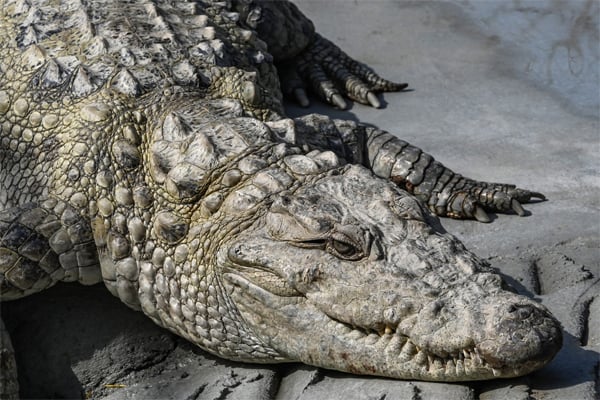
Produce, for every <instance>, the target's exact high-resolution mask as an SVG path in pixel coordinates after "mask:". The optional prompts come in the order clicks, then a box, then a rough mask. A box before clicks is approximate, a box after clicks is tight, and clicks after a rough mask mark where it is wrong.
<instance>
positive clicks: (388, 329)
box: [385, 325, 394, 335]
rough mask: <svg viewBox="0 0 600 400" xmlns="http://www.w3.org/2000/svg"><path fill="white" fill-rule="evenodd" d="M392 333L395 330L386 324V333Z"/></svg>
mask: <svg viewBox="0 0 600 400" xmlns="http://www.w3.org/2000/svg"><path fill="white" fill-rule="evenodd" d="M392 333H394V330H393V329H392V328H391V327H390V326H388V325H386V326H385V334H386V335H391V334H392Z"/></svg>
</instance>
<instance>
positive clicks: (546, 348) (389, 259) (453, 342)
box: [218, 166, 562, 381]
mask: <svg viewBox="0 0 600 400" xmlns="http://www.w3.org/2000/svg"><path fill="white" fill-rule="evenodd" d="M432 222H433V224H432ZM435 225H436V224H435V220H434V219H432V217H431V216H430V215H429V214H428V213H427V212H426V211H424V210H423V208H422V207H421V206H420V204H419V203H418V202H417V201H416V200H415V199H414V198H413V197H411V196H410V195H408V194H407V193H405V192H403V191H402V190H400V189H397V188H395V187H393V186H392V185H390V184H389V183H387V182H384V181H382V180H379V179H377V178H374V177H373V175H372V174H371V173H370V172H368V171H367V170H365V169H363V168H361V167H356V166H348V167H346V168H344V169H342V170H340V171H339V173H338V174H335V173H334V174H332V173H329V174H326V175H322V176H320V177H315V178H314V179H312V180H309V181H307V182H305V184H303V185H302V186H300V187H299V188H298V189H296V190H293V191H289V192H287V193H285V194H280V195H277V196H276V199H275V200H274V201H273V202H272V203H271V205H270V206H269V209H268V211H267V212H265V213H263V214H262V216H261V217H260V218H258V219H257V220H256V221H255V222H254V223H253V224H252V225H251V226H250V227H249V228H247V229H244V230H243V231H242V232H241V233H240V234H238V235H237V236H236V237H235V238H234V239H233V240H231V241H230V242H229V243H228V244H227V245H226V246H224V247H223V248H222V249H221V250H220V252H219V256H218V259H219V265H218V269H219V273H220V275H221V280H222V282H223V286H224V290H225V291H226V292H227V293H228V297H229V298H230V299H231V300H232V301H233V302H234V303H235V307H236V308H237V310H238V312H239V315H240V318H241V319H242V320H243V324H244V325H246V326H247V327H248V328H249V330H250V331H251V333H252V334H253V335H254V336H256V337H257V338H259V339H260V341H261V342H263V343H264V344H265V345H266V346H267V347H270V348H271V349H273V351H274V352H276V353H277V354H279V355H280V357H281V359H282V360H289V361H301V362H304V363H307V364H311V365H315V366H320V367H324V368H331V369H337V370H341V371H347V372H351V373H359V374H372V375H381V376H388V377H394V378H404V379H422V380H438V381H458V380H480V379H491V378H495V377H513V376H518V375H523V374H526V373H529V372H531V371H532V370H535V369H537V368H540V367H541V366H543V365H544V364H546V363H547V362H548V361H549V360H551V359H552V358H553V357H554V355H555V354H556V353H557V351H558V350H559V349H560V347H561V342H562V338H561V329H560V325H559V323H558V322H557V320H556V319H555V318H554V317H553V316H552V315H551V314H550V313H549V312H548V310H546V309H545V308H544V307H543V306H541V305H540V304H538V303H536V302H534V301H532V300H530V299H528V298H526V297H523V296H520V295H516V294H514V293H512V292H510V291H508V290H505V286H504V284H503V282H502V279H501V278H500V276H499V275H496V274H494V273H492V271H491V270H490V268H489V267H488V266H487V265H486V264H485V263H484V262H483V261H481V260H479V259H478V258H477V257H476V256H474V255H473V254H472V253H470V252H468V251H467V250H466V249H465V248H464V247H463V245H462V244H461V243H460V242H459V241H458V240H457V239H455V238H454V237H452V236H450V235H448V234H445V233H442V232H440V231H439V230H438V229H436V228H434V226H435Z"/></svg>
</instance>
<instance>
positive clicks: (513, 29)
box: [2, 0, 600, 400]
mask: <svg viewBox="0 0 600 400" xmlns="http://www.w3.org/2000/svg"><path fill="white" fill-rule="evenodd" d="M298 3H299V5H300V7H301V8H302V10H304V11H305V12H306V13H307V14H308V15H309V16H310V17H311V18H313V20H314V21H315V23H316V25H317V27H318V29H319V30H320V32H321V33H322V34H323V35H324V36H326V37H328V38H330V39H332V40H333V41H334V42H336V43H337V44H338V45H340V47H342V48H343V49H345V50H346V51H347V52H348V53H349V54H350V55H352V56H353V57H355V58H357V59H360V60H362V61H364V62H366V63H368V64H369V65H371V66H372V67H373V68H375V69H376V70H377V71H378V72H380V73H382V75H383V76H386V77H389V78H391V79H394V80H397V81H408V82H409V83H410V84H411V87H412V88H414V91H412V92H410V93H399V94H388V95H386V96H385V98H384V100H385V102H384V104H386V106H385V108H384V109H380V110H375V109H370V108H367V107H363V106H360V105H353V106H352V107H351V108H350V109H349V110H346V111H339V110H331V109H328V108H327V107H324V106H323V105H320V104H315V105H314V106H313V107H312V108H311V110H310V111H313V112H321V113H326V114H329V115H333V116H336V117H341V118H350V119H358V120H361V121H363V122H367V123H372V124H374V125H377V126H379V127H381V128H383V129H386V130H388V131H390V132H393V133H395V134H397V135H398V136H400V137H401V138H402V139H405V140H407V141H410V142H412V143H413V144H415V145H418V146H420V147H422V148H423V149H425V150H427V151H428V152H430V153H431V154H434V155H435V156H436V158H438V159H439V160H440V161H442V162H444V163H445V164H446V165H448V166H450V167H452V168H453V169H455V170H456V171H460V172H462V173H464V174H467V175H470V176H472V177H473V178H480V179H486V180H496V181H510V182H514V183H518V184H519V185H520V186H523V187H526V188H531V189H534V190H538V191H541V192H543V193H545V194H546V195H547V196H548V198H549V201H547V202H543V203H537V204H532V205H528V206H527V207H526V209H527V210H528V211H529V212H530V215H528V216H527V217H525V218H518V217H515V216H504V215H499V216H496V218H495V220H494V221H493V223H492V224H480V223H477V222H470V221H466V222H465V221H451V220H443V222H442V223H443V225H444V227H445V228H446V229H447V230H448V231H450V232H452V233H454V234H455V235H457V236H458V237H460V239H461V240H463V241H464V242H465V244H466V245H467V247H469V248H470V249H472V250H474V251H475V252H476V253H478V254H479V255H480V256H482V257H484V258H487V259H488V260H489V261H490V263H491V264H492V265H493V266H494V267H496V268H498V269H499V271H501V273H502V274H503V275H504V276H505V278H506V279H507V280H508V281H509V282H510V283H511V284H512V285H513V286H514V287H515V288H516V289H517V290H518V291H519V292H521V293H524V294H526V295H528V296H531V297H534V298H536V299H538V300H540V301H541V302H542V303H544V304H545V305H547V306H548V307H549V308H550V309H551V311H552V312H553V313H554V314H555V315H556V316H557V317H558V318H559V320H560V321H561V322H562V324H563V326H564V330H565V345H564V348H563V349H562V350H561V352H560V353H559V354H558V356H557V358H556V359H555V360H554V361H553V362H552V363H550V364H549V365H548V366H547V367H545V368H544V369H542V370H540V371H538V372H536V373H534V374H531V375H529V376H526V377H522V378H518V379H510V380H497V381H491V382H480V383H474V384H441V383H426V382H410V381H394V380H389V379H380V378H373V377H359V376H352V375H347V374H342V373H337V372H332V371H325V370H319V369H316V368H311V367H308V366H304V365H298V364H292V365H279V366H263V365H260V366H256V365H244V364H236V363H231V362H228V361H224V360H221V359H218V358H215V357H212V356H210V355H207V354H206V353H204V352H202V351H201V350H199V349H197V348H194V347H193V346H191V345H190V344H188V343H187V342H185V341H184V340H182V339H180V338H177V337H175V336H173V335H171V334H170V333H168V332H166V331H164V330H162V329H160V328H158V327H156V326H155V325H154V324H153V323H152V322H150V321H149V320H148V319H146V318H145V317H144V316H143V315H142V314H139V313H136V312H134V311H131V310H129V309H128V308H127V307H125V306H124V305H122V304H121V303H120V302H119V300H118V299H116V298H113V297H112V296H111V295H110V294H109V293H108V291H106V290H105V289H104V288H103V287H102V286H95V287H91V288H86V287H79V286H77V285H66V284H62V285H59V286H57V287H55V288H52V289H51V290H48V291H46V292H44V293H41V294H39V295H35V296H32V297H30V298H25V299H22V300H20V301H16V302H12V303H5V304H3V305H2V312H3V317H4V319H5V322H6V325H7V327H8V328H9V330H10V331H11V333H12V337H13V340H14V342H15V343H14V344H15V348H16V349H17V355H18V360H17V361H18V363H19V372H20V374H21V375H20V379H21V394H22V396H23V397H25V398H50V397H55V398H56V397H61V398H86V397H87V398H110V399H123V398H131V399H133V398H171V399H302V400H307V399H320V398H329V399H384V398H385V399H386V400H389V399H438V398H445V399H456V400H458V399H485V400H488V399H489V400H491V399H530V398H534V399H541V398H543V399H590V400H591V399H594V398H598V396H599V389H600V386H599V383H598V382H599V375H598V374H599V371H600V368H599V352H600V299H599V294H600V283H599V278H600V250H599V241H600V212H599V208H600V190H599V186H600V185H599V182H598V175H599V166H600V164H599V162H598V161H599V155H600V133H599V128H600V127H599V119H600V117H599V111H598V110H599V101H600V95H599V86H600V84H599V72H598V65H599V64H598V61H599V51H598V41H599V33H598V29H599V25H600V24H599V18H600V17H599V11H598V2H595V1H592V0H590V1H569V2H538V1H518V2H517V1H515V2H508V1H506V2H477V1H458V0H457V1H454V2H444V3H430V2H404V1H391V0H378V1H364V2H358V1H348V0H336V1H327V2H325V1H314V0H301V1H298ZM288 111H289V112H290V113H291V114H292V115H299V114H302V113H306V112H307V110H303V109H299V108H297V107H294V106H292V105H288Z"/></svg>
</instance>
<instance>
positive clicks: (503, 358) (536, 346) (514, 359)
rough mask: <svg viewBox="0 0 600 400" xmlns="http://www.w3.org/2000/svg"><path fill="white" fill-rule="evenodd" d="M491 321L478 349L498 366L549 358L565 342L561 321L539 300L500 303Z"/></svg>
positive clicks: (494, 365)
mask: <svg viewBox="0 0 600 400" xmlns="http://www.w3.org/2000/svg"><path fill="white" fill-rule="evenodd" d="M494 314H495V315H494V316H493V317H492V318H490V320H489V321H488V324H487V327H486V330H485V333H486V338H485V339H484V340H482V341H481V342H480V343H479V344H478V345H477V349H478V351H479V353H480V354H481V356H482V357H483V359H484V360H485V361H486V362H487V363H489V364H490V365H491V366H493V367H495V368H501V367H511V366H518V365H520V364H522V363H531V362H547V361H549V360H550V359H552V358H553V357H554V356H555V355H556V353H558V351H559V350H560V348H561V346H562V333H561V327H560V323H559V322H558V321H557V320H556V319H555V318H554V317H553V316H552V314H550V312H549V311H548V310H547V309H545V308H544V307H542V306H540V305H538V304H536V303H533V302H532V303H531V304H524V303H518V304H514V303H513V304H507V305H503V306H502V307H499V308H498V309H497V310H496V312H495V313H494Z"/></svg>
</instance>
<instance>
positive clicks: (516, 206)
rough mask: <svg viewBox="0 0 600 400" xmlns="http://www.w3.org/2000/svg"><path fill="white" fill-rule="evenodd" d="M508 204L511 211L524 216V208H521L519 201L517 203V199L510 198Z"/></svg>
mask: <svg viewBox="0 0 600 400" xmlns="http://www.w3.org/2000/svg"><path fill="white" fill-rule="evenodd" d="M510 205H511V208H512V209H513V211H514V212H516V213H517V215H518V216H519V217H524V216H525V210H524V209H523V206H521V203H519V201H518V200H516V199H512V200H511V202H510Z"/></svg>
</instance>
